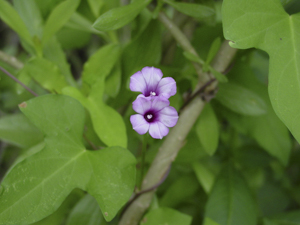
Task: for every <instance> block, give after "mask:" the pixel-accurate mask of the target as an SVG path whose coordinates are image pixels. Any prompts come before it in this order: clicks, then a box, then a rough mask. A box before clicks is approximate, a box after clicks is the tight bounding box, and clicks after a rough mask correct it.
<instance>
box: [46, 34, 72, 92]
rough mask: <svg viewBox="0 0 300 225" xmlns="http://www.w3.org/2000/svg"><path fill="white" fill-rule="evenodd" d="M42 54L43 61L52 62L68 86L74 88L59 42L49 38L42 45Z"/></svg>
mask: <svg viewBox="0 0 300 225" xmlns="http://www.w3.org/2000/svg"><path fill="white" fill-rule="evenodd" d="M43 53H44V57H45V59H47V60H49V61H51V62H53V63H54V64H55V65H56V66H57V67H58V68H59V71H60V73H61V74H62V75H63V76H64V77H65V79H66V81H67V82H68V84H70V85H71V86H74V87H76V86H77V83H76V82H75V80H74V78H73V76H72V74H71V70H70V65H69V63H68V62H67V58H66V54H65V53H64V51H63V50H62V48H61V46H60V44H59V42H58V41H57V39H56V38H55V37H53V38H51V39H50V40H49V41H48V42H47V43H46V44H45V45H44V48H43Z"/></svg>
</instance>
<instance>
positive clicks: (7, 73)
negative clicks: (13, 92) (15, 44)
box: [0, 66, 39, 97]
mask: <svg viewBox="0 0 300 225" xmlns="http://www.w3.org/2000/svg"><path fill="white" fill-rule="evenodd" d="M0 70H1V71H2V72H3V73H5V74H6V75H7V76H9V77H10V78H11V79H13V80H14V81H15V82H17V83H18V84H20V85H21V86H22V87H23V88H25V89H26V90H27V91H29V92H30V93H31V94H32V95H34V96H36V97H38V96H39V95H38V94H37V93H35V92H34V91H33V90H31V89H30V88H29V87H27V86H26V85H25V84H23V83H22V82H21V81H20V80H19V79H18V78H16V77H15V76H14V75H12V74H11V73H9V72H8V71H7V70H5V69H4V68H3V67H1V66H0Z"/></svg>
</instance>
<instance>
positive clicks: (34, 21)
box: [13, 0, 43, 38]
mask: <svg viewBox="0 0 300 225" xmlns="http://www.w3.org/2000/svg"><path fill="white" fill-rule="evenodd" d="M13 3H14V7H15V9H16V10H17V12H18V14H19V15H20V17H21V18H22V20H23V21H24V23H25V24H26V27H27V29H28V31H29V33H30V34H31V36H37V37H39V38H41V35H42V32H43V18H42V15H41V12H40V10H39V8H38V6H37V4H36V2H35V1H34V0H14V1H13Z"/></svg>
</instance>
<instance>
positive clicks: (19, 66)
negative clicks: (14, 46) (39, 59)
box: [0, 51, 24, 70]
mask: <svg viewBox="0 0 300 225" xmlns="http://www.w3.org/2000/svg"><path fill="white" fill-rule="evenodd" d="M0 60H1V61H3V62H5V63H7V64H8V65H10V66H12V67H13V68H15V69H18V70H19V69H22V68H23V66H24V65H23V63H21V62H20V61H19V60H17V59H16V58H15V57H13V56H10V55H7V54H6V53H4V52H2V51H0Z"/></svg>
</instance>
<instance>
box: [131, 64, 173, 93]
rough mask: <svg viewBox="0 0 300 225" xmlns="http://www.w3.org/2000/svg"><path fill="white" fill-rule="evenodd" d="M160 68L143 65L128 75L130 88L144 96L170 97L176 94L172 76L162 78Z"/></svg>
mask: <svg viewBox="0 0 300 225" xmlns="http://www.w3.org/2000/svg"><path fill="white" fill-rule="evenodd" d="M162 76H163V74H162V72H161V70H160V69H157V68H154V67H144V68H143V69H142V71H138V72H136V73H135V74H133V75H132V76H131V77H130V90H131V91H137V92H141V93H142V94H143V95H139V97H141V96H145V97H149V96H150V97H154V96H162V97H165V98H170V97H171V96H173V95H175V94H176V82H175V80H174V79H173V78H172V77H165V78H162Z"/></svg>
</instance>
